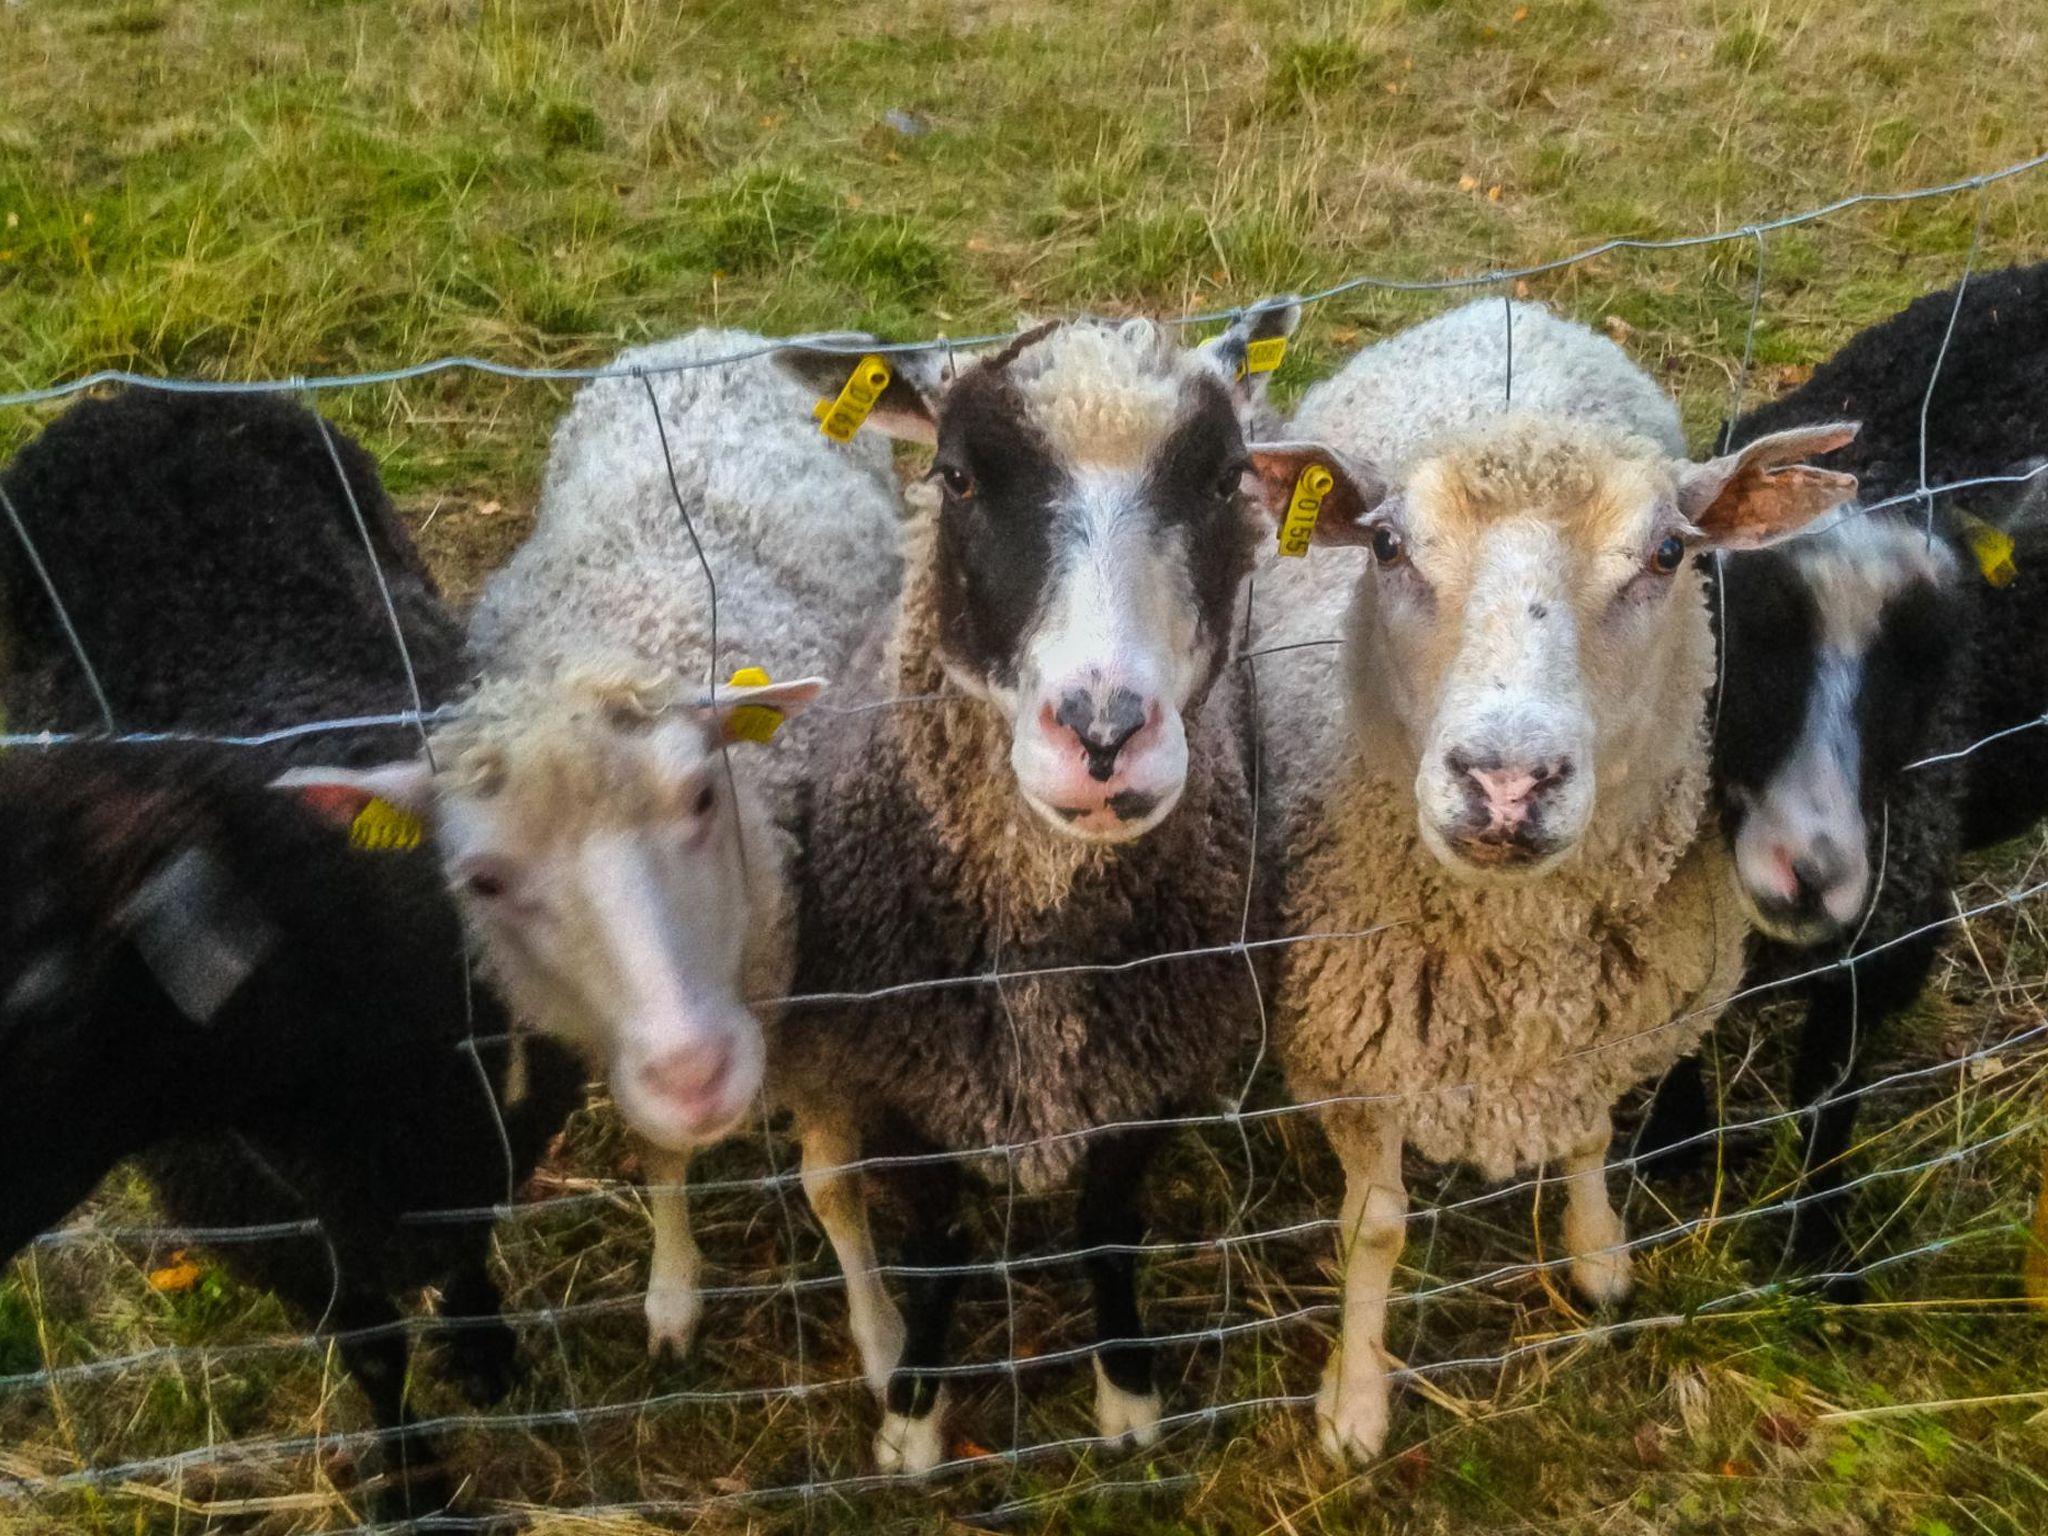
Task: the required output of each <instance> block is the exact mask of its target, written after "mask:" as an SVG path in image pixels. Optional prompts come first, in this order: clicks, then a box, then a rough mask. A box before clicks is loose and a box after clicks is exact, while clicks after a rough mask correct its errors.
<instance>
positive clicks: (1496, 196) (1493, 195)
mask: <svg viewBox="0 0 2048 1536" xmlns="http://www.w3.org/2000/svg"><path fill="white" fill-rule="evenodd" d="M1486 200H1487V201H1488V202H1489V203H1497V202H1499V201H1500V187H1499V186H1498V185H1494V186H1491V187H1488V188H1487V189H1486Z"/></svg>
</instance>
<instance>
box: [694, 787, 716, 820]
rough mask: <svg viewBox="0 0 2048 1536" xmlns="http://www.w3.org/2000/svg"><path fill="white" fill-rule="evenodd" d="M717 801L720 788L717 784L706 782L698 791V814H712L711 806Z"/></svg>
mask: <svg viewBox="0 0 2048 1536" xmlns="http://www.w3.org/2000/svg"><path fill="white" fill-rule="evenodd" d="M717 803H718V790H717V788H716V787H715V786H713V785H710V784H706V785H705V786H704V787H703V788H702V789H700V790H698V791H697V814H698V815H699V816H709V815H710V814H711V807H712V806H714V805H716V804H717Z"/></svg>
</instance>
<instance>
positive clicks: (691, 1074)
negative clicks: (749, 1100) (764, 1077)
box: [640, 1039, 733, 1104]
mask: <svg viewBox="0 0 2048 1536" xmlns="http://www.w3.org/2000/svg"><path fill="white" fill-rule="evenodd" d="M732 1055H733V1052H732V1042H731V1041H729V1040H722V1039H721V1040H713V1041H710V1042H708V1043H706V1044H703V1045H698V1046H692V1047H688V1048H685V1049H683V1050H679V1051H671V1052H669V1053H668V1054H667V1055H665V1056H657V1057H656V1058H655V1059H654V1060H652V1061H650V1062H648V1063H647V1065H645V1066H644V1067H642V1068H641V1069H640V1081H641V1084H642V1085H643V1086H644V1087H645V1088H646V1089H647V1091H648V1092H649V1093H651V1094H654V1095H655V1096H656V1097H658V1098H663V1099H667V1100H669V1101H671V1102H673V1103H677V1104H690V1103H694V1102H697V1101H699V1100H703V1099H707V1098H710V1097H711V1096H712V1095H713V1094H715V1093H716V1092H717V1091H718V1089H719V1088H720V1086H721V1085H722V1084H723V1083H724V1082H725V1078H726V1074H727V1073H728V1072H730V1071H731V1070H732Z"/></svg>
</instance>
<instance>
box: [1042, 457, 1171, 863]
mask: <svg viewBox="0 0 2048 1536" xmlns="http://www.w3.org/2000/svg"><path fill="white" fill-rule="evenodd" d="M1202 649H1203V648H1202V647H1201V645H1200V643H1199V623H1198V619H1197V616H1196V612H1195V603H1194V595H1193V593H1192V591H1191V590H1190V583H1189V580H1188V574H1187V561H1186V556H1185V552H1184V549H1183V541H1182V537H1181V535H1180V533H1179V531H1178V530H1176V529H1170V528H1166V527H1162V526H1160V524H1159V522H1158V520H1157V517H1156V514H1155V512H1154V510H1153V508H1152V507H1150V506H1149V505H1148V503H1147V501H1146V499H1145V496H1144V486H1143V482H1142V480H1141V478H1140V476H1138V475H1137V474H1135V473H1133V472H1130V471H1127V470H1115V469H1090V470H1082V471H1079V472H1077V473H1076V474H1075V475H1074V476H1073V478H1072V480H1071V483H1070V487H1069V489H1068V491H1067V493H1066V494H1065V495H1064V496H1063V498H1062V501H1061V504H1060V506H1059V507H1058V508H1057V509H1056V514H1055V532H1054V555H1053V562H1052V566H1051V569H1050V570H1049V571H1048V576H1047V587H1046V591H1045V595H1044V604H1043V608H1042V610H1041V615H1040V617H1039V619H1038V621H1037V622H1036V623H1035V624H1034V625H1033V627H1032V629H1031V631H1030V633H1029V638H1028V640H1027V642H1026V646H1025V649H1024V654H1023V659H1022V664H1021V666H1020V667H1019V669H1018V671H1019V675H1018V686H1017V692H1016V703H1015V706H1014V708H1015V714H1014V718H1013V721H1012V731H1011V752H1010V763H1011V767H1012V768H1013V769H1014V770H1015V772H1016V774H1017V782H1018V785H1019V787H1020V788H1021V789H1022V790H1023V793H1024V795H1025V797H1026V799H1027V800H1028V801H1029V803H1030V804H1031V805H1032V807H1033V808H1034V809H1035V810H1037V811H1038V812H1039V814H1040V815H1042V816H1044V817H1045V818H1046V819H1047V820H1048V821H1049V822H1051V823H1052V824H1053V825H1055V826H1057V827H1059V828H1061V830H1063V831H1078V832H1081V833H1084V834H1094V835H1100V836H1104V837H1107V838H1110V839H1122V838H1130V837H1136V836H1138V835H1140V834H1141V833H1143V832H1145V831H1146V830H1148V829H1150V828H1151V827H1153V826H1155V825H1157V824H1158V822H1159V821H1160V820H1162V819H1163V818H1164V817H1165V816H1166V815H1167V814H1168V813H1169V812H1170V811H1171V810H1172V809H1173V807H1174V805H1175V804H1176V803H1177V802H1178V801H1179V798H1180V794H1181V790H1182V788H1183V786H1184V785H1185V782H1186V779H1187V761H1188V755H1187V733H1186V726H1185V724H1184V722H1183V719H1182V711H1183V710H1184V709H1185V708H1186V707H1187V705H1188V703H1189V701H1190V698H1191V697H1192V695H1193V693H1194V690H1195V688H1196V686H1197V684H1198V682H1199V681H1200V680H1201V677H1202V672H1203V668H1204V664H1205V657H1204V656H1203V655H1202ZM1091 748H1092V749H1093V750H1092V751H1091Z"/></svg>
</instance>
